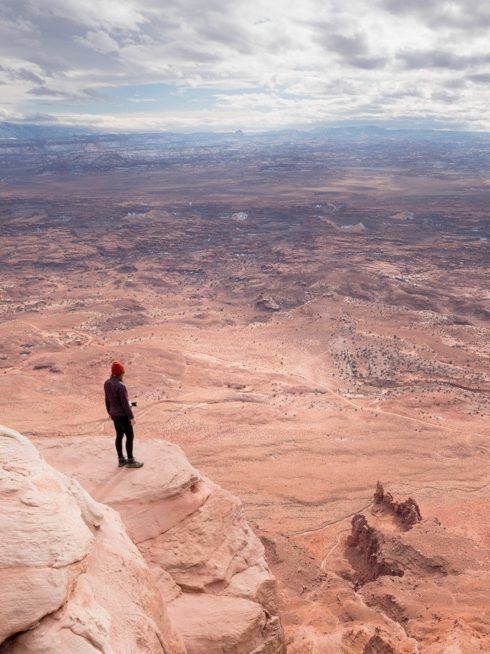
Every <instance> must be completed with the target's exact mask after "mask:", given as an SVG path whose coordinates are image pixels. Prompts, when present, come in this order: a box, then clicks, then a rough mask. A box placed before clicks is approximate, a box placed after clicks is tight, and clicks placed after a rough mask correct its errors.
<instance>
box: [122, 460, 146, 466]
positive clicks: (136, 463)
mask: <svg viewBox="0 0 490 654" xmlns="http://www.w3.org/2000/svg"><path fill="white" fill-rule="evenodd" d="M142 467H143V463H141V461H136V459H129V460H128V462H127V463H126V468H142Z"/></svg>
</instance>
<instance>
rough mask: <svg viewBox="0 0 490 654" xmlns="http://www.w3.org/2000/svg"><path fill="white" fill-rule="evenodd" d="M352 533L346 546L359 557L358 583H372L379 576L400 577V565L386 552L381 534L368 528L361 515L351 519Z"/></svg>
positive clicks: (401, 571) (358, 514)
mask: <svg viewBox="0 0 490 654" xmlns="http://www.w3.org/2000/svg"><path fill="white" fill-rule="evenodd" d="M351 524H352V532H351V534H350V535H349V536H348V537H347V546H348V547H349V548H351V549H354V550H356V552H357V554H358V555H359V557H360V561H359V562H358V565H357V566H356V567H357V571H358V579H357V581H358V582H360V583H365V582H366V581H372V580H373V579H377V578H378V577H379V576H381V575H391V576H397V577H402V576H403V574H404V572H403V568H402V567H401V566H400V564H399V563H398V562H397V561H395V560H393V559H392V558H391V557H390V556H389V554H388V553H387V552H386V548H385V538H384V536H383V534H382V533H381V532H380V531H378V530H377V529H375V528H374V527H370V526H369V524H368V522H367V520H366V518H365V517H364V516H363V515H362V514H361V513H356V515H355V516H354V517H353V518H352V521H351Z"/></svg>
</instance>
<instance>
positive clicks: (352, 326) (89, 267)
mask: <svg viewBox="0 0 490 654" xmlns="http://www.w3.org/2000/svg"><path fill="white" fill-rule="evenodd" d="M213 174H214V173H213ZM196 175H197V173H196ZM209 175H211V173H209ZM230 175H231V174H230ZM359 175H360V174H359ZM205 177H206V176H204V178H205ZM211 177H212V180H214V181H213V184H214V186H213V185H211V188H210V189H209V188H208V191H207V193H208V194H209V196H212V195H213V194H216V193H218V192H221V193H223V194H224V193H225V191H224V189H225V188H226V180H223V181H222V184H220V183H218V182H217V181H216V179H217V177H216V175H215V174H214V177H213V176H212V175H211ZM320 177H321V176H319V175H318V176H315V175H313V174H312V176H311V179H310V180H309V181H310V186H309V188H307V186H306V185H304V186H303V185H302V184H305V182H304V180H298V181H297V188H296V191H295V193H293V192H292V193H291V196H294V198H295V204H294V205H293V202H292V200H291V197H280V194H278V197H280V199H279V200H274V199H273V193H272V192H270V193H269V194H267V193H266V191H265V183H264V187H262V186H261V184H260V182H259V181H257V182H256V185H255V186H253V185H252V187H251V189H252V190H251V191H250V193H249V195H247V194H246V193H244V192H242V191H241V190H240V188H241V187H240V188H239V186H238V184H239V183H238V182H236V186H233V184H232V183H231V182H230V187H229V188H228V190H227V194H226V195H221V196H219V197H220V200H219V201H218V200H213V202H214V204H212V203H211V200H209V197H208V198H202V197H201V198H200V202H201V204H200V206H198V207H195V206H189V202H198V201H199V197H198V196H199V193H197V191H196V192H195V193H193V194H192V200H190V199H188V197H187V196H186V193H183V191H182V189H181V188H178V187H176V186H174V184H176V181H175V179H174V178H171V176H169V175H167V176H165V175H164V174H163V173H158V174H157V173H152V174H151V175H150V176H148V178H144V176H143V175H141V176H140V177H138V175H137V174H136V173H135V174H132V175H131V178H132V181H131V189H130V190H126V191H124V190H123V189H124V188H126V189H127V188H128V187H127V186H126V184H127V174H125V173H120V174H118V173H112V174H111V175H107V178H106V177H104V176H101V178H100V179H99V180H98V182H97V185H96V186H95V187H94V188H93V189H92V186H91V185H92V182H93V179H92V178H87V177H81V178H80V181H79V182H78V181H77V180H76V176H71V177H70V176H67V178H66V179H64V180H63V179H62V180H57V181H56V183H55V182H53V183H52V187H51V191H50V192H51V195H50V202H51V203H52V206H48V205H49V203H48V202H47V201H46V200H45V199H43V198H46V196H47V193H46V192H45V191H43V190H42V188H41V187H40V183H41V179H42V178H35V180H34V181H35V184H34V183H33V185H28V184H27V182H26V185H25V186H23V187H20V186H19V187H18V188H16V189H13V190H12V189H10V190H9V191H8V192H7V190H5V189H4V190H3V191H2V193H3V196H4V198H6V197H7V196H14V197H15V198H16V199H17V204H15V203H14V205H15V206H14V207H13V209H12V214H11V215H12V218H11V223H10V224H11V230H10V232H8V233H6V235H5V236H4V237H2V249H3V251H4V252H5V261H6V264H5V265H6V267H5V269H4V271H2V284H1V293H2V307H3V309H2V310H3V314H2V320H1V323H0V343H1V346H0V365H1V366H2V368H1V369H0V370H1V372H0V393H1V396H2V423H4V424H6V425H8V426H10V427H12V428H15V429H17V430H18V431H20V432H22V433H24V434H26V435H28V436H30V437H32V438H33V440H34V442H35V443H36V444H37V445H38V446H39V447H40V448H41V451H42V448H43V439H44V438H46V437H50V438H52V437H56V438H59V439H63V442H64V443H66V447H67V448H69V447H70V446H71V445H70V443H71V439H72V437H74V436H83V437H86V438H87V439H90V438H93V437H99V436H100V435H104V436H106V437H107V438H108V439H112V437H113V425H112V422H111V421H110V420H109V419H108V417H107V416H106V415H105V410H104V404H103V397H102V392H101V391H102V384H103V382H104V381H105V379H106V377H107V375H108V370H109V367H110V363H111V361H112V360H114V359H117V360H120V361H122V362H124V364H125V366H126V369H127V375H126V379H125V382H126V384H127V387H128V389H129V393H130V397H131V399H132V400H136V401H137V403H138V406H137V409H136V420H137V422H136V450H135V453H136V456H137V455H138V441H141V440H144V439H151V438H153V437H158V438H164V439H167V440H169V441H171V442H174V443H178V444H179V445H181V446H182V447H183V448H184V450H185V452H186V454H187V456H188V457H189V460H190V461H191V463H192V464H193V465H195V466H196V467H197V468H199V469H201V470H202V471H203V472H204V473H205V474H206V475H208V476H209V477H211V478H212V479H214V480H215V481H216V482H218V483H219V484H221V485H222V486H223V487H225V488H227V489H229V490H230V491H231V492H233V493H235V494H237V495H238V496H240V498H241V499H242V500H243V502H244V504H245V507H246V514H247V518H248V520H249V521H250V523H251V524H252V526H253V527H254V528H255V530H256V532H257V533H258V535H259V536H260V537H261V538H262V540H263V542H264V544H265V546H266V551H267V554H268V560H269V563H270V565H271V568H272V571H273V573H274V574H275V575H276V576H277V578H278V581H279V590H280V598H281V615H282V620H283V623H284V627H285V631H286V634H287V637H288V639H289V650H288V651H290V652H292V653H293V654H299V653H307V652H311V653H313V652H318V653H323V652H325V653H330V652H337V651H341V652H356V653H357V652H363V653H364V654H375V653H383V654H385V653H387V654H391V653H398V652H403V653H404V652H407V653H408V652H414V653H415V652H422V653H424V654H443V653H444V654H460V653H463V654H467V653H473V652H485V651H489V650H490V632H489V627H490V617H489V615H488V609H489V598H488V588H489V587H490V578H489V574H488V569H489V563H490V556H489V548H490V538H489V534H490V529H489V525H490V523H489V519H488V506H489V504H488V501H489V483H488V482H489V478H488V440H487V439H488V422H487V419H486V418H487V410H488V393H489V389H490V385H489V380H488V360H489V351H488V338H487V336H488V331H487V330H486V323H485V316H486V314H485V313H484V310H483V308H482V307H483V306H484V298H485V288H486V285H485V280H484V279H483V276H482V274H481V272H482V270H483V268H482V261H483V259H484V253H483V250H482V248H483V246H484V243H483V242H481V241H477V240H475V241H474V242H471V243H469V242H468V241H466V240H461V241H459V240H458V238H459V237H458V235H457V234H454V235H453V240H445V239H444V238H443V237H441V236H440V235H438V234H437V233H436V230H435V229H433V228H432V227H431V226H430V225H429V226H427V224H426V223H420V224H419V225H418V227H416V226H415V225H410V224H409V218H407V216H409V212H412V211H413V212H415V214H416V215H417V211H418V209H419V206H421V204H423V203H424V202H425V203H427V202H428V200H427V198H429V199H430V201H431V202H432V203H433V204H435V206H434V207H433V209H434V213H437V211H443V208H446V209H447V211H448V215H454V216H455V215H456V214H457V213H458V212H460V213H461V212H462V211H463V208H462V206H460V205H458V204H457V200H456V199H451V198H452V196H451V193H450V189H451V188H452V187H451V185H450V184H449V181H448V182H447V184H446V186H444V180H443V181H441V179H438V180H437V181H435V182H434V185H433V186H432V187H431V185H430V183H429V181H428V180H427V179H424V178H423V177H422V176H421V177H420V178H418V179H419V180H420V185H421V186H420V189H421V191H420V193H419V195H417V193H416V182H417V178H414V177H413V176H412V177H407V178H403V176H402V175H400V176H390V175H388V178H390V179H391V186H389V185H388V184H387V185H386V188H384V187H383V186H382V181H383V180H381V181H380V180H379V179H378V178H377V177H376V176H375V175H374V176H372V177H369V176H368V175H366V174H363V175H360V176H357V177H356V174H355V171H354V172H352V176H351V178H349V175H348V174H347V173H346V175H345V178H344V179H341V178H339V179H337V180H334V182H332V183H331V184H330V185H329V184H328V183H327V182H326V181H325V179H320ZM382 177H383V176H382ZM102 178H103V179H102ZM45 179H46V178H45ZM257 179H258V178H257ZM349 179H350V182H349ZM383 179H384V177H383ZM386 179H387V178H386ZM104 180H105V182H106V184H107V185H106V187H105V188H104V185H103V181H104ZM385 181H386V180H385ZM198 182H199V184H202V186H200V185H199V184H198V188H199V189H202V188H205V186H206V184H210V182H209V178H208V179H207V180H206V179H204V181H203V179H201V177H199V179H198ZM228 182H229V180H228ZM351 182H352V183H351ZM361 182H362V184H361ZM46 183H48V184H49V182H46ZM451 183H452V182H451ZM454 183H456V182H454ZM458 183H460V184H461V187H462V188H463V187H464V180H463V181H462V182H458ZM166 184H167V186H166ZM283 184H284V188H286V187H287V185H286V181H285V180H284V181H283ZM422 184H423V186H422ZM380 185H381V186H380ZM191 186H192V184H190V182H189V180H187V181H186V188H187V189H188V188H190V187H191ZM109 188H110V189H111V193H114V192H116V191H117V189H118V188H119V189H120V190H121V196H120V197H119V199H118V202H117V203H115V201H114V200H113V199H110V197H109V195H110V194H109V191H108V190H107V189H109ZM277 188H279V186H278V187H277ZM277 188H276V189H275V190H276V191H277ZM281 188H282V187H281ZM70 189H72V190H73V196H72V200H71V202H72V205H71V206H68V207H66V208H64V209H63V210H61V209H60V208H57V205H56V201H57V198H58V199H59V198H60V197H61V195H63V196H64V197H66V196H67V194H68V191H69V190H70ZM91 189H92V191H91ZM156 189H158V193H160V195H159V196H158V195H157V190H156ZM299 189H302V190H301V192H300V190H299ZM357 189H359V190H357ZM115 190H116V191H115ZM9 194H10V195H9ZM162 194H163V195H165V194H166V195H165V202H164V201H163V200H161V197H162ZM431 194H432V195H431ZM183 195H184V196H185V197H182V196H183ZM188 195H189V194H188ZM195 196H196V197H195ZM252 196H253V197H252ZM189 197H190V195H189ZM213 197H214V196H213ZM331 198H335V202H338V203H339V206H340V204H341V203H344V205H347V206H349V207H350V209H351V212H350V214H349V216H350V223H349V224H352V225H354V226H355V228H353V229H344V228H343V227H342V226H343V225H344V222H346V221H347V219H346V218H343V217H342V215H343V214H342V211H343V210H342V209H339V208H338V207H337V205H336V204H333V205H328V202H327V200H329V199H330V200H331ZM21 200H24V202H23V203H22V202H21ZM60 202H61V200H60ZM130 202H131V203H132V204H130ZM144 202H146V203H149V204H151V207H150V208H147V209H142V208H141V206H140V205H141V204H142V203H144ZM111 203H112V204H111ZM206 203H208V204H206ZM133 205H135V206H133ZM424 206H425V205H424ZM53 207H54V209H53ZM113 207H116V208H115V209H113ZM448 207H449V208H448ZM111 211H112V213H111ZM61 212H62V214H63V215H64V216H66V217H67V220H65V222H63V221H61V219H57V220H53V219H52V216H53V215H54V214H56V216H58V218H59V216H60V215H61ZM239 212H247V216H246V217H243V216H241V215H238V214H239ZM451 212H453V213H451ZM475 212H476V213H477V210H476V209H475ZM476 213H475V215H476ZM383 216H384V218H382V217H383ZM293 217H296V218H295V220H296V221H297V222H296V223H295V222H294V221H293ZM211 218H212V219H211ZM68 219H69V220H68ZM218 219H219V220H218ZM73 223H76V225H74V224H73ZM451 224H453V223H451ZM454 224H455V225H456V222H454ZM26 225H30V226H31V228H32V225H34V226H37V227H38V228H39V230H40V231H39V233H38V234H37V235H36V238H33V237H30V236H28V230H26V229H25V226H26ZM360 225H361V226H360ZM387 225H389V228H388V227H387ZM344 226H345V225H344ZM455 229H456V228H455ZM40 234H41V235H42V237H41V236H40ZM41 238H42V240H41ZM455 260H456V261H457V263H456V264H454V261H455ZM459 262H461V264H460V263H459ZM47 273H48V274H47ZM378 481H381V482H382V484H383V486H384V492H385V493H388V492H389V493H391V494H392V496H393V502H398V503H402V502H404V501H406V500H407V499H408V498H409V497H410V498H412V499H413V501H414V502H415V503H416V505H417V507H418V510H419V511H420V516H421V519H420V520H418V519H417V520H416V521H414V522H413V524H411V525H410V528H406V526H405V525H404V524H403V523H402V522H401V519H400V517H399V515H398V514H397V513H396V511H394V510H393V508H392V507H391V506H390V505H388V504H386V503H385V504H380V503H379V502H378V503H376V502H375V501H374V499H373V496H374V493H375V490H376V484H377V482H378ZM360 516H364V517H360ZM353 519H354V522H353ZM356 530H357V531H356Z"/></svg>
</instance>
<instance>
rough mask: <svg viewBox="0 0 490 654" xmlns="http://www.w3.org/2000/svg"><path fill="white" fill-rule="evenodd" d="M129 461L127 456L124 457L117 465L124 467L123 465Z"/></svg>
mask: <svg viewBox="0 0 490 654" xmlns="http://www.w3.org/2000/svg"><path fill="white" fill-rule="evenodd" d="M127 463H128V460H127V459H125V458H124V457H123V458H122V459H119V463H118V466H117V467H118V468H122V467H123V466H125V465H126V464H127Z"/></svg>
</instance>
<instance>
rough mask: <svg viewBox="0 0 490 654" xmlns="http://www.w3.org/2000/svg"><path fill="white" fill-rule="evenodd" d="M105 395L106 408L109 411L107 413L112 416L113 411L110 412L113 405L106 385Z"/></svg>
mask: <svg viewBox="0 0 490 654" xmlns="http://www.w3.org/2000/svg"><path fill="white" fill-rule="evenodd" d="M104 395H105V408H106V409H107V413H108V414H109V415H111V411H110V409H111V404H110V402H109V396H108V395H107V388H106V386H105V385H104Z"/></svg>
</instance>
